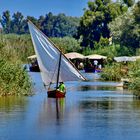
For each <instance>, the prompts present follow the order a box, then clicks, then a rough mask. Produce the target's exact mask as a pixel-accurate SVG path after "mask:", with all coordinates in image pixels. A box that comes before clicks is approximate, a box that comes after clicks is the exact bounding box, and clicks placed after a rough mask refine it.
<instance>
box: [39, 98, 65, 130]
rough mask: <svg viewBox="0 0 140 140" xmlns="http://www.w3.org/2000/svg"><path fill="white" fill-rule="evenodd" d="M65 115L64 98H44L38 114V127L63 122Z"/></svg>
mask: <svg viewBox="0 0 140 140" xmlns="http://www.w3.org/2000/svg"><path fill="white" fill-rule="evenodd" d="M64 114H65V98H45V99H44V102H43V105H42V108H41V112H40V113H39V126H40V127H41V128H42V127H46V126H47V124H49V125H50V124H54V122H55V123H56V124H58V125H59V123H60V122H61V121H62V120H63V118H64Z"/></svg>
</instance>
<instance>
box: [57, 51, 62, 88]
mask: <svg viewBox="0 0 140 140" xmlns="http://www.w3.org/2000/svg"><path fill="white" fill-rule="evenodd" d="M61 56H62V54H61V52H60V57H59V64H58V72H57V82H56V88H58V83H59V75H60V67H61Z"/></svg>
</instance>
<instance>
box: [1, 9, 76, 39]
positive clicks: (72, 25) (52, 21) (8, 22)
mask: <svg viewBox="0 0 140 140" xmlns="http://www.w3.org/2000/svg"><path fill="white" fill-rule="evenodd" d="M27 20H30V21H32V22H33V23H34V24H35V25H36V26H37V27H38V28H39V29H41V30H42V31H43V32H44V33H45V34H46V35H47V36H48V37H64V36H73V35H74V34H76V32H77V27H78V25H79V18H78V17H70V16H66V15H65V14H58V15H53V14H52V13H51V12H50V13H48V14H46V15H45V16H40V17H39V18H38V19H37V18H35V17H32V16H27V18H24V16H23V15H22V13H20V12H16V13H14V14H13V15H12V17H11V15H10V12H9V11H8V10H7V11H5V12H3V14H2V15H1V17H0V23H1V25H2V30H3V33H5V34H8V33H15V34H28V33H29V30H28V25H27Z"/></svg>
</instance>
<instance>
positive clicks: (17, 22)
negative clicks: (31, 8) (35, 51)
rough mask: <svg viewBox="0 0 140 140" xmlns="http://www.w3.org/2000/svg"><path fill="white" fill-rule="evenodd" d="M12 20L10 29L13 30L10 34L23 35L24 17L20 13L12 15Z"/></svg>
mask: <svg viewBox="0 0 140 140" xmlns="http://www.w3.org/2000/svg"><path fill="white" fill-rule="evenodd" d="M12 17H13V20H12V22H11V29H12V30H13V31H12V32H14V33H16V34H23V33H24V28H23V21H24V16H23V15H22V14H21V13H20V12H17V13H14V15H13V16H12Z"/></svg>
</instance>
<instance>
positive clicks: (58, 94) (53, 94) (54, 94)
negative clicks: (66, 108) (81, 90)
mask: <svg viewBox="0 0 140 140" xmlns="http://www.w3.org/2000/svg"><path fill="white" fill-rule="evenodd" d="M47 93H48V97H49V98H64V97H65V93H63V92H61V91H59V90H50V91H48V92H47Z"/></svg>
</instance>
